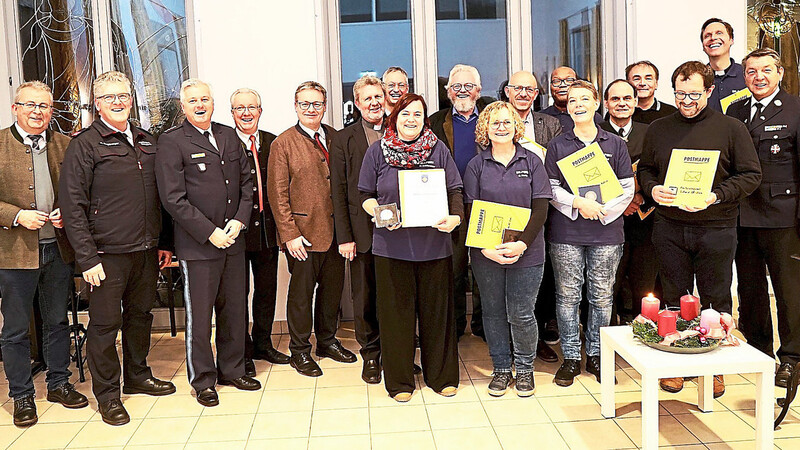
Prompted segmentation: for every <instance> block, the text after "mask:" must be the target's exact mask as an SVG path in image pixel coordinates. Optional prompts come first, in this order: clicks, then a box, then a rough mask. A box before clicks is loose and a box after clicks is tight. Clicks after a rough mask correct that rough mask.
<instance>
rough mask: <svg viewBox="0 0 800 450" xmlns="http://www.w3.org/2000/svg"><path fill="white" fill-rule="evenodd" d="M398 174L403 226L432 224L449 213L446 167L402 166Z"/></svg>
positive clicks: (428, 225) (426, 225) (427, 225)
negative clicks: (407, 168) (415, 168)
mask: <svg viewBox="0 0 800 450" xmlns="http://www.w3.org/2000/svg"><path fill="white" fill-rule="evenodd" d="M397 178H398V185H399V187H400V218H401V223H402V226H403V227H430V226H433V225H436V224H437V223H439V221H441V220H442V219H443V218H445V216H447V215H448V214H450V212H449V211H450V209H449V208H448V207H447V180H446V178H445V173H444V169H419V170H401V171H399V172H397Z"/></svg>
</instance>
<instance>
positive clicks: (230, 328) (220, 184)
mask: <svg viewBox="0 0 800 450" xmlns="http://www.w3.org/2000/svg"><path fill="white" fill-rule="evenodd" d="M180 98H181V108H182V109H183V113H184V114H185V115H186V120H185V121H184V122H183V124H182V125H180V126H177V127H174V128H172V129H170V130H168V131H166V132H165V133H164V134H162V135H161V137H160V138H159V140H158V145H159V148H160V149H161V150H162V151H160V152H158V154H157V156H156V176H157V179H158V192H159V194H160V196H161V201H162V202H163V204H164V207H165V208H166V209H167V211H168V212H169V214H170V215H171V216H172V218H173V219H174V221H175V250H176V252H177V255H178V258H179V259H180V260H181V270H182V272H183V277H184V278H183V281H184V286H185V288H184V301H185V303H186V365H187V369H188V370H187V374H188V376H189V383H190V384H191V385H192V387H193V388H194V390H195V393H196V395H197V401H198V402H199V403H200V404H201V405H203V406H207V407H208V406H216V405H218V404H219V397H218V395H217V391H216V389H215V388H214V386H215V385H216V384H217V383H219V384H221V385H233V386H235V387H236V388H237V389H242V390H258V389H260V388H261V384H260V383H259V382H258V381H257V380H255V379H253V378H251V377H249V376H247V375H245V370H244V347H245V343H244V342H245V338H244V336H245V306H244V305H245V301H246V298H247V292H246V291H245V286H246V282H245V277H246V276H247V269H246V266H245V258H244V251H245V241H244V239H241V238H239V233H240V232H241V230H242V227H243V226H244V224H245V223H249V222H250V217H251V216H252V212H253V182H252V178H251V174H250V163H249V162H248V161H247V155H246V154H245V153H244V152H243V151H242V144H241V142H240V141H239V138H238V137H237V136H236V132H235V131H233V129H232V128H230V127H227V126H225V125H221V124H218V123H212V122H211V114H212V113H213V112H214V99H213V98H212V96H211V88H210V87H209V86H208V84H206V83H204V82H203V81H200V80H197V79H189V80H186V81H184V82H183V84H181V92H180ZM212 313H216V318H217V327H216V348H217V363H216V364H215V363H214V356H213V353H212V351H211V315H212Z"/></svg>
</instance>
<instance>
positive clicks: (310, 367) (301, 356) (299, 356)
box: [289, 353, 322, 377]
mask: <svg viewBox="0 0 800 450" xmlns="http://www.w3.org/2000/svg"><path fill="white" fill-rule="evenodd" d="M289 365H291V366H292V367H294V369H295V370H296V371H297V373H299V374H300V375H305V376H307V377H318V376H320V375H322V369H320V368H319V366H318V365H317V363H316V361H314V359H313V358H311V354H310V353H292V357H291V358H289Z"/></svg>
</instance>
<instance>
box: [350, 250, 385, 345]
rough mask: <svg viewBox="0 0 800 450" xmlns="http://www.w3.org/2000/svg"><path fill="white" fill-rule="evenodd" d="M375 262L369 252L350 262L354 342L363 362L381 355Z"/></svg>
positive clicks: (357, 254)
mask: <svg viewBox="0 0 800 450" xmlns="http://www.w3.org/2000/svg"><path fill="white" fill-rule="evenodd" d="M375 292H376V288H375V260H374V258H373V256H372V253H371V252H366V253H356V257H355V258H353V260H352V261H350V293H351V295H352V296H353V321H354V324H355V329H356V341H358V344H359V345H361V356H362V358H364V359H365V360H367V359H378V357H379V356H380V354H381V342H380V333H379V332H378V311H377V309H376V305H375Z"/></svg>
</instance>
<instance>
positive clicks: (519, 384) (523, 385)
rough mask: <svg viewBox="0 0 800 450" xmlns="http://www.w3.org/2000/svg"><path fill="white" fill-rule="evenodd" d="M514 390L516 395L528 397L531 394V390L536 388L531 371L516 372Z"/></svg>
mask: <svg viewBox="0 0 800 450" xmlns="http://www.w3.org/2000/svg"><path fill="white" fill-rule="evenodd" d="M514 390H515V391H517V396H518V397H530V396H531V395H533V391H534V390H536V384H535V383H534V381H533V372H517V380H516V382H515V383H514Z"/></svg>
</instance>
